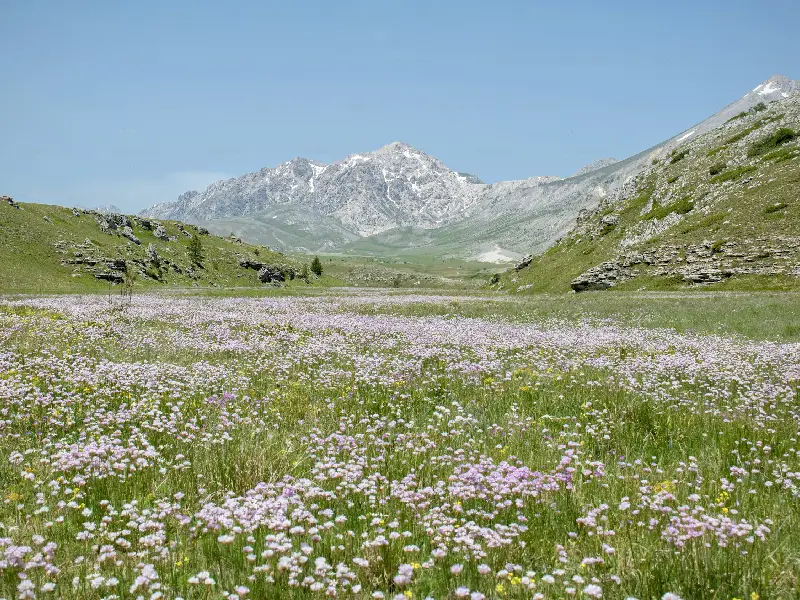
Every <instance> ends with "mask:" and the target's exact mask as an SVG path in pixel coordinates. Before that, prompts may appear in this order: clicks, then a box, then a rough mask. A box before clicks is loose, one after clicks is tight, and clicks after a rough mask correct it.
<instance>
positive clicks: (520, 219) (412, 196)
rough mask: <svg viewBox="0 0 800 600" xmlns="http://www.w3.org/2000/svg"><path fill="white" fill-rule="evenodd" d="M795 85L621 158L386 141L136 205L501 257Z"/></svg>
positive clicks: (310, 241)
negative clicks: (468, 166)
mask: <svg viewBox="0 0 800 600" xmlns="http://www.w3.org/2000/svg"><path fill="white" fill-rule="evenodd" d="M799 90H800V82H797V81H793V80H791V79H788V78H786V77H783V76H778V75H776V76H774V77H771V78H770V79H768V80H767V81H765V82H764V83H762V84H760V85H759V86H757V87H756V88H755V89H753V90H752V91H751V92H749V93H747V94H746V95H745V96H743V97H742V98H740V99H739V100H737V101H736V102H733V103H732V104H730V105H729V106H727V107H725V108H724V109H722V110H721V111H719V112H718V113H716V114H714V115H712V116H711V117H709V118H707V119H705V120H704V121H702V122H700V123H698V124H696V125H695V126H693V127H691V128H689V129H687V130H685V131H683V132H682V133H680V134H678V135H676V136H675V137H673V138H671V139H669V140H667V141H665V142H662V143H660V144H658V145H656V146H654V147H652V148H650V149H649V150H646V151H644V152H642V153H640V154H637V155H635V156H632V157H630V158H627V159H625V160H622V161H616V160H615V159H602V160H600V161H595V162H594V163H591V164H589V165H587V166H586V167H584V168H582V169H580V170H579V171H578V172H576V173H575V174H574V175H572V176H570V177H568V178H566V179H562V178H560V177H531V178H529V179H524V180H518V181H501V182H498V183H494V184H484V183H482V182H481V181H480V180H479V179H478V178H477V177H475V176H472V175H467V174H464V173H458V172H456V171H453V170H451V169H449V168H448V167H446V166H445V165H444V164H443V163H442V162H441V161H439V160H437V159H436V158H433V157H431V156H428V155H427V154H425V153H424V152H422V151H420V150H417V149H414V148H412V147H411V146H408V145H406V144H402V143H399V142H395V143H392V144H389V145H387V146H384V147H383V148H380V149H379V150H377V151H375V152H368V153H362V154H353V155H351V156H349V157H347V158H346V159H344V160H343V161H339V162H336V163H333V164H331V165H324V164H322V163H319V162H316V161H311V160H308V159H304V158H295V159H293V160H291V161H288V162H286V163H283V164H281V165H279V166H278V167H275V168H274V169H262V170H261V171H258V172H256V173H250V174H247V175H243V176H241V177H237V178H233V179H229V180H226V181H220V182H217V183H214V184H212V185H211V186H209V187H208V188H207V189H206V190H204V191H202V192H196V191H191V192H187V193H185V194H183V195H182V196H180V197H179V198H178V200H177V201H176V202H171V203H166V204H161V205H156V206H154V207H151V208H149V209H147V210H146V211H143V213H142V214H143V215H146V216H153V217H158V218H172V219H181V220H185V221H189V222H193V223H199V224H202V225H203V226H205V227H207V228H208V229H210V230H212V231H214V232H216V233H220V234H227V233H229V232H231V231H232V232H235V233H236V234H237V235H240V236H242V237H244V238H246V239H249V240H251V241H253V242H258V243H261V244H266V245H269V246H273V247H278V248H281V249H287V250H300V251H307V252H308V251H319V250H324V251H336V252H341V253H350V254H355V255H372V256H393V257H409V258H413V257H415V256H422V255H424V256H426V257H430V256H436V257H442V258H459V259H471V260H481V261H483V260H486V261H492V262H503V261H509V260H513V259H515V258H518V257H521V256H522V255H524V254H530V253H534V254H535V253H540V252H543V251H545V250H547V249H548V248H549V247H551V246H552V245H553V244H554V243H555V242H556V240H558V239H559V238H560V237H562V236H564V235H566V234H567V233H568V232H569V231H570V230H571V229H572V228H573V227H574V225H575V223H576V218H577V216H578V214H579V213H581V211H586V210H592V209H594V208H595V207H596V206H598V204H600V203H602V202H607V201H611V200H614V199H616V198H619V197H622V196H624V195H625V194H626V193H627V191H628V190H629V188H630V186H631V182H632V180H633V178H635V177H636V176H637V175H639V174H640V173H642V172H643V171H644V170H646V169H647V167H648V165H650V164H651V162H652V161H653V160H657V159H658V158H659V157H663V156H664V155H665V154H666V153H668V152H671V151H672V150H674V149H675V148H677V147H679V146H682V145H686V144H689V143H691V142H692V140H694V139H696V138H697V137H699V136H702V135H704V134H705V133H707V132H710V131H713V130H716V129H719V128H721V127H725V126H726V123H728V122H729V121H730V119H741V118H744V117H743V115H748V114H750V113H751V111H758V110H760V109H761V107H762V106H766V105H768V104H770V103H772V102H783V101H786V100H788V99H790V98H792V97H794V96H795V95H797V93H798V91H799Z"/></svg>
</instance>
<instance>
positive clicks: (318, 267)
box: [311, 256, 322, 277]
mask: <svg viewBox="0 0 800 600" xmlns="http://www.w3.org/2000/svg"><path fill="white" fill-rule="evenodd" d="M311 272H312V273H314V275H316V276H317V277H322V263H321V262H320V260H319V256H315V257H314V260H312V261H311Z"/></svg>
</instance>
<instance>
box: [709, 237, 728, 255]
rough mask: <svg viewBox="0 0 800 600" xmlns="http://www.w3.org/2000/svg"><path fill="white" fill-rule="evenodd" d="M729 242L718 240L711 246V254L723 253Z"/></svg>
mask: <svg viewBox="0 0 800 600" xmlns="http://www.w3.org/2000/svg"><path fill="white" fill-rule="evenodd" d="M726 241H727V240H716V241H715V242H714V243H713V244H711V253H712V254H719V253H720V252H722V246H724V245H725V242H726Z"/></svg>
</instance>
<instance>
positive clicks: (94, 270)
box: [0, 200, 305, 292]
mask: <svg viewBox="0 0 800 600" xmlns="http://www.w3.org/2000/svg"><path fill="white" fill-rule="evenodd" d="M114 218H117V219H118V220H120V223H122V222H124V221H125V220H126V219H127V221H128V222H129V223H130V232H129V233H130V234H131V236H132V238H135V239H136V240H138V241H139V242H140V243H138V244H137V243H136V242H135V241H134V240H133V239H129V238H128V237H125V233H126V232H125V231H123V229H124V226H120V225H119V224H117V223H114V222H113V220H114ZM109 223H110V224H111V225H109ZM158 226H160V228H161V229H158ZM195 235H196V236H197V237H198V238H199V240H200V244H201V246H202V254H203V259H202V260H201V261H200V265H197V264H194V263H193V261H192V259H191V258H190V253H189V244H190V241H191V239H192V237H193V236H195ZM243 261H250V267H242V266H241V265H240V262H243ZM257 263H266V264H271V265H276V266H278V267H280V266H285V267H287V268H294V269H295V270H297V271H299V269H300V267H301V261H299V260H297V259H293V258H290V257H286V256H284V255H282V254H279V253H276V252H272V251H270V250H269V249H267V248H265V247H262V246H254V245H250V244H246V243H242V242H240V241H238V240H235V239H230V238H222V237H218V236H215V235H211V234H208V233H207V232H205V231H204V230H202V228H197V227H194V226H192V225H184V224H182V223H178V222H173V221H158V222H156V221H152V220H147V219H137V218H135V217H122V216H117V217H112V216H107V215H101V214H99V213H96V212H93V211H84V210H80V209H77V210H73V209H69V208H64V207H61V206H52V205H45V204H29V203H19V204H16V206H14V205H12V204H11V203H9V202H8V201H7V200H4V201H2V202H0V290H2V291H4V292H17V291H24V292H76V291H102V290H106V289H108V288H109V286H110V285H111V284H112V283H119V282H121V281H122V280H124V278H125V277H126V276H128V277H130V276H131V275H133V277H134V278H135V281H136V283H135V287H137V288H139V287H142V288H158V287H163V286H182V287H187V286H192V287H193V286H199V287H206V286H221V287H239V286H262V285H263V284H262V283H261V282H260V281H259V279H258V270H257V269H256V268H254V266H255V265H256V264H257ZM298 284H300V282H299V281H298ZM302 285H305V283H304V282H303V283H302Z"/></svg>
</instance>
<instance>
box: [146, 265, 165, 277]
mask: <svg viewBox="0 0 800 600" xmlns="http://www.w3.org/2000/svg"><path fill="white" fill-rule="evenodd" d="M144 274H145V275H147V276H148V277H149V278H150V279H155V280H156V281H161V269H159V268H158V267H157V266H155V265H152V264H150V265H147V267H145V269H144Z"/></svg>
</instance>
